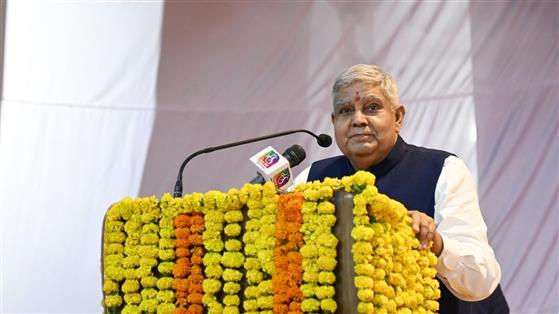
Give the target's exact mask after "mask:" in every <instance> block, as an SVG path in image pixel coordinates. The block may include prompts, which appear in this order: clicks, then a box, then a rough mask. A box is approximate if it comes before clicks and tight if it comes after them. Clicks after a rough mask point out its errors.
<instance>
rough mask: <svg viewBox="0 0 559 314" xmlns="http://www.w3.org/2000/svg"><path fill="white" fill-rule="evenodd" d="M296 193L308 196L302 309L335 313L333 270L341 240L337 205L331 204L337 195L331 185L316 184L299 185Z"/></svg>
mask: <svg viewBox="0 0 559 314" xmlns="http://www.w3.org/2000/svg"><path fill="white" fill-rule="evenodd" d="M329 183H332V182H329ZM297 191H301V192H302V193H303V195H304V197H305V202H304V203H303V206H302V214H303V221H304V222H303V226H302V228H301V232H302V233H303V235H304V240H305V245H304V246H303V247H302V248H301V254H302V255H303V282H304V284H303V285H301V290H302V292H303V294H304V296H305V300H303V302H302V303H301V308H302V310H303V312H307V313H309V312H318V311H322V312H326V313H334V312H335V311H336V309H337V304H336V301H334V294H335V289H334V282H335V281H336V276H335V274H334V272H333V271H334V269H335V267H336V265H337V260H336V255H337V253H336V245H337V244H338V240H337V239H336V237H335V236H334V234H333V233H332V228H333V227H334V224H335V223H336V216H335V215H334V213H335V206H334V204H332V203H330V202H329V201H328V200H329V199H330V198H331V197H332V196H333V194H334V193H333V189H332V186H330V185H323V184H320V183H318V182H314V183H307V184H303V185H300V186H298V187H297Z"/></svg>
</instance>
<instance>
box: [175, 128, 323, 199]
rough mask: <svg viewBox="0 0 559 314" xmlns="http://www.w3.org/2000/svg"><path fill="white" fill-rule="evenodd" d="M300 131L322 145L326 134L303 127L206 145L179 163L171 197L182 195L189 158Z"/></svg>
mask: <svg viewBox="0 0 559 314" xmlns="http://www.w3.org/2000/svg"><path fill="white" fill-rule="evenodd" d="M300 132H302V133H307V134H310V135H312V136H313V137H315V138H316V140H317V142H318V144H319V145H320V146H323V142H324V135H326V134H320V135H318V136H317V135H316V134H314V133H313V132H311V131H308V130H304V129H299V130H289V131H285V132H280V133H274V134H270V135H264V136H260V137H255V138H251V139H248V140H244V141H239V142H233V143H229V144H224V145H220V146H215V147H208V148H204V149H201V150H199V151H197V152H194V153H193V154H191V155H190V156H188V157H187V158H186V159H185V160H184V161H183V162H182V164H181V167H180V169H179V174H178V175H177V182H176V183H175V190H174V192H173V197H182V173H183V171H184V167H185V166H186V164H187V163H188V162H189V161H190V160H192V158H194V157H196V156H198V155H201V154H207V153H211V152H213V151H216V150H220V149H225V148H230V147H235V146H240V145H244V144H248V143H254V142H259V141H263V140H267V139H270V138H274V137H280V136H284V135H289V134H293V133H300ZM326 137H329V136H328V135H326ZM331 143H332V138H330V143H328V144H326V145H325V146H323V147H327V146H330V144H331Z"/></svg>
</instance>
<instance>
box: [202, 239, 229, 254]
mask: <svg viewBox="0 0 559 314" xmlns="http://www.w3.org/2000/svg"><path fill="white" fill-rule="evenodd" d="M204 242H205V243H204V245H205V247H206V249H207V250H208V251H210V252H221V251H222V250H223V247H224V244H223V241H221V239H212V240H208V241H204Z"/></svg>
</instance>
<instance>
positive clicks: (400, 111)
mask: <svg viewBox="0 0 559 314" xmlns="http://www.w3.org/2000/svg"><path fill="white" fill-rule="evenodd" d="M394 114H395V115H396V131H397V132H398V133H400V129H401V128H402V125H403V124H404V116H405V115H406V107H404V105H403V104H400V107H398V108H396V109H394Z"/></svg>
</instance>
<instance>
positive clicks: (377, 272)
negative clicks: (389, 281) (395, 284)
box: [372, 268, 386, 280]
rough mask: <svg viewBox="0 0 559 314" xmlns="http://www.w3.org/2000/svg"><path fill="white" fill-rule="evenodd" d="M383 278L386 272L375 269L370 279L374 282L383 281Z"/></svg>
mask: <svg viewBox="0 0 559 314" xmlns="http://www.w3.org/2000/svg"><path fill="white" fill-rule="evenodd" d="M384 277H386V272H385V271H384V269H382V268H376V269H375V270H374V273H373V275H372V278H373V279H375V280H384Z"/></svg>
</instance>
